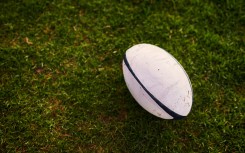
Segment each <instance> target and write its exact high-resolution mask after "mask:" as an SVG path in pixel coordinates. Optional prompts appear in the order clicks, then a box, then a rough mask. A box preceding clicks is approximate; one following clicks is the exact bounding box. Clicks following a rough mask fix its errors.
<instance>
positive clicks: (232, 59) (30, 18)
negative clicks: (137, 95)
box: [0, 0, 245, 153]
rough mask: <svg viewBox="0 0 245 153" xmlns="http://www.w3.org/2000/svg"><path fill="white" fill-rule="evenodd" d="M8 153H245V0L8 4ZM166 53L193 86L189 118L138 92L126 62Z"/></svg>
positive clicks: (0, 39)
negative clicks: (147, 50)
mask: <svg viewBox="0 0 245 153" xmlns="http://www.w3.org/2000/svg"><path fill="white" fill-rule="evenodd" d="M0 6H1V9H0V152H31V153H32V152H88V153H90V152H96V153H103V152H127V153H140V152H146V153H154V152H156V153H161V152H163V153H164V152H171V153H172V152H183V153H189V152H233V153H242V152H245V117H244V112H245V100H244V97H245V82H244V78H245V51H244V48H245V37H244V36H245V35H244V33H245V12H244V11H245V9H244V8H245V2H244V1H243V0H236V1H235V0H220V1H209V0H207V1H205V2H204V1H200V0H186V1H184V0H164V1H160V0H120V1H119V0H118V1H116V0H92V1H86V0H74V1H70V0H47V1H35V0H8V1H7V0H6V1H1V2H0ZM138 43H150V44H154V45H157V46H159V47H161V48H164V49H166V50H167V51H168V52H170V53H171V54H172V55H173V56H174V57H175V58H176V59H177V60H179V62H180V63H181V64H182V65H183V67H184V68H185V70H186V71H187V73H188V74H189V77H190V79H191V82H192V86H193V91H194V103H193V107H192V111H191V113H190V114H189V116H188V117H187V118H186V119H184V120H178V121H173V120H162V119H159V118H157V117H154V116H153V115H151V114H149V113H148V112H146V111H145V110H143V109H142V108H141V107H140V106H139V105H138V104H137V103H136V102H135V100H134V99H133V98H132V96H131V95H130V93H129V91H128V89H127V87H126V84H125V82H124V79H123V74H122V68H121V63H122V59H123V55H124V53H125V51H126V50H127V49H128V48H130V47H131V46H133V45H135V44H138Z"/></svg>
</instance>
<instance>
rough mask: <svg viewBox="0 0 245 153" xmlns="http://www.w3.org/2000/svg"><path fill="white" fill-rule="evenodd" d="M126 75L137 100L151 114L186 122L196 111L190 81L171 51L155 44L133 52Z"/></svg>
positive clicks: (128, 56) (127, 59)
mask: <svg viewBox="0 0 245 153" xmlns="http://www.w3.org/2000/svg"><path fill="white" fill-rule="evenodd" d="M123 75H124V79H125V82H126V85H127V87H128V89H129V91H130V92H131V94H132V96H133V97H134V99H135V100H136V101H137V102H138V103H139V104H140V105H141V106H142V107H143V108H144V109H145V110H147V111H148V112H149V113H151V114H153V115H155V116H157V117H160V118H163V119H182V118H184V117H186V116H187V115H188V114H189V112H190V110H191V107H192V99H193V92H192V87H191V82H190V79H189V77H188V75H187V73H186V72H185V70H184V69H183V67H182V66H181V65H180V63H179V62H178V61H177V60H176V59H175V58H174V57H173V56H172V55H171V54H169V53H168V52H167V51H165V50H164V49H162V48H159V47H157V46H154V45H151V44H138V45H135V46H133V47H131V48H129V49H128V50H127V51H126V53H125V56H124V59H123Z"/></svg>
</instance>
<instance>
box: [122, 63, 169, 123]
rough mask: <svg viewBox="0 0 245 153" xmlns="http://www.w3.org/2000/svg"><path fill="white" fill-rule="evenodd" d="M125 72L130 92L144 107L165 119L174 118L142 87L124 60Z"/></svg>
mask: <svg viewBox="0 0 245 153" xmlns="http://www.w3.org/2000/svg"><path fill="white" fill-rule="evenodd" d="M123 74H124V79H125V82H126V85H127V87H128V89H129V91H130V93H131V94H132V96H133V97H134V99H135V100H136V101H137V102H138V104H139V105H140V106H141V107H143V108H144V109H145V110H146V111H148V112H149V113H151V114H153V115H155V116H157V117H160V118H163V119H173V117H172V116H170V115H169V114H168V113H166V112H165V111H164V110H163V109H162V108H161V107H160V106H159V105H158V104H157V103H156V102H154V100H153V99H152V98H151V97H150V96H149V95H148V93H146V92H145V90H144V89H143V88H142V87H141V85H140V84H139V83H138V82H137V80H136V79H135V78H134V76H133V75H132V74H131V72H130V71H129V70H128V68H127V66H126V65H125V63H124V61H123Z"/></svg>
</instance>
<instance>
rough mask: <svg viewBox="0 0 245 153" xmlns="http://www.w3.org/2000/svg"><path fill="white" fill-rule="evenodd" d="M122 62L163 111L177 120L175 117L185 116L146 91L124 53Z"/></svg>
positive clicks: (181, 117)
mask: <svg viewBox="0 0 245 153" xmlns="http://www.w3.org/2000/svg"><path fill="white" fill-rule="evenodd" d="M124 63H125V64H126V66H127V68H128V70H129V71H130V72H131V74H132V75H133V76H134V78H135V79H136V80H137V82H138V83H139V84H140V85H141V87H142V88H143V89H144V90H145V92H146V93H147V94H148V95H149V96H150V97H151V98H152V99H153V100H154V101H155V102H156V103H157V104H158V106H160V107H161V108H162V109H163V110H164V111H165V112H167V113H168V114H169V115H170V116H172V117H173V119H176V120H177V119H183V118H184V117H185V116H182V115H179V114H177V113H175V112H174V111H172V110H170V109H169V108H168V107H167V106H165V105H164V104H163V103H161V102H160V101H159V100H158V99H157V98H156V97H154V96H153V95H152V94H151V93H150V91H148V90H147V89H146V87H145V86H144V85H143V84H142V83H141V81H140V80H139V78H138V77H137V76H136V75H135V73H134V71H133V70H132V68H131V67H130V65H129V63H128V60H127V56H126V54H125V55H124Z"/></svg>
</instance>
